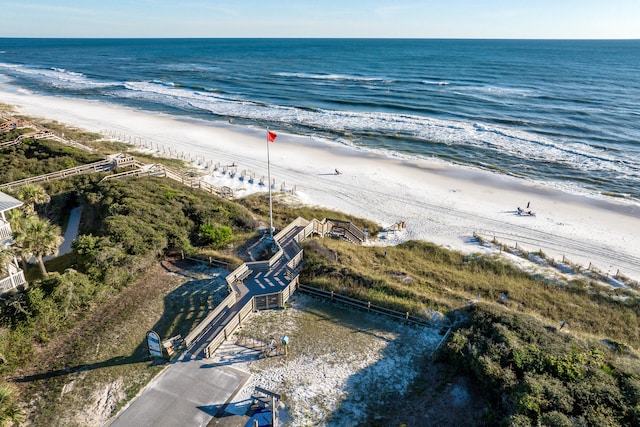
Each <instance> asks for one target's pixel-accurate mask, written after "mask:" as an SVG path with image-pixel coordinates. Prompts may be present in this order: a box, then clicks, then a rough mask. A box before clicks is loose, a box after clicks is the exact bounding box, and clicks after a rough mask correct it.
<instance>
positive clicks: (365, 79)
mask: <svg viewBox="0 0 640 427" xmlns="http://www.w3.org/2000/svg"><path fill="white" fill-rule="evenodd" d="M274 75H276V76H280V77H296V78H299V79H312V80H346V81H355V82H392V81H393V80H392V79H389V78H386V77H362V76H351V75H346V74H312V73H287V72H282V73H275V74H274Z"/></svg>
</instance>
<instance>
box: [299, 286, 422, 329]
mask: <svg viewBox="0 0 640 427" xmlns="http://www.w3.org/2000/svg"><path fill="white" fill-rule="evenodd" d="M298 290H299V291H300V292H302V293H304V294H308V295H312V296H315V297H320V298H324V299H328V300H330V301H331V302H337V303H340V304H344V305H348V306H350V307H354V308H357V309H359V310H363V311H366V312H368V313H377V314H381V315H383V316H387V317H391V318H393V319H396V320H401V321H405V322H407V323H413V324H417V325H425V326H432V325H433V322H432V321H430V320H429V319H425V318H423V317H418V316H414V315H412V314H410V313H409V312H408V311H407V312H404V313H403V312H401V311H396V310H391V309H389V308H386V307H382V306H380V305H376V304H371V302H370V301H362V300H359V299H356V298H351V297H348V296H345V295H340V294H338V293H335V292H333V291H325V290H324V289H318V288H313V287H311V286H306V285H300V286H298Z"/></svg>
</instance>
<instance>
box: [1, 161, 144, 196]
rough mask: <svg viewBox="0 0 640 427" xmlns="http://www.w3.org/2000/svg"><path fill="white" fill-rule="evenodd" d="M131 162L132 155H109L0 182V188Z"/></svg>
mask: <svg viewBox="0 0 640 427" xmlns="http://www.w3.org/2000/svg"><path fill="white" fill-rule="evenodd" d="M133 162H134V159H133V157H132V156H125V155H122V154H118V155H114V156H109V157H107V158H106V159H105V160H100V161H99V162H94V163H89V164H87V165H82V166H76V167H73V168H69V169H64V170H61V171H57V172H52V173H47V174H44V175H40V176H34V177H31V178H25V179H21V180H18V181H13V182H8V183H5V184H0V189H3V188H7V189H11V188H18V187H22V186H23V185H27V184H37V183H40V182H49V181H55V180H58V179H64V178H67V177H70V176H74V175H82V174H86V173H93V172H106V171H109V170H111V169H113V168H115V167H126V166H131V165H132V164H133Z"/></svg>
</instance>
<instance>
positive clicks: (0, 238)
mask: <svg viewBox="0 0 640 427" xmlns="http://www.w3.org/2000/svg"><path fill="white" fill-rule="evenodd" d="M20 206H22V202H21V201H20V200H18V199H14V198H13V197H11V196H9V195H8V194H5V193H3V192H1V191H0V249H6V248H8V247H11V245H12V244H13V232H12V231H11V225H10V224H9V221H7V217H6V215H5V212H8V211H10V210H11V209H15V208H18V207H20ZM26 283H27V281H26V280H25V278H24V272H23V271H22V269H21V268H20V264H18V260H17V259H16V257H15V256H14V257H13V259H12V260H11V261H10V262H8V263H7V265H4V266H2V268H0V294H3V293H5V292H8V291H10V290H11V289H15V288H17V287H18V286H22V285H25V284H26Z"/></svg>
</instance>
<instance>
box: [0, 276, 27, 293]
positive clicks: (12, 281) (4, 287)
mask: <svg viewBox="0 0 640 427" xmlns="http://www.w3.org/2000/svg"><path fill="white" fill-rule="evenodd" d="M25 283H27V281H26V280H25V278H24V272H23V271H22V270H18V271H17V272H16V273H13V274H10V275H9V276H8V277H5V278H4V279H0V294H2V293H5V292H7V291H10V290H11V289H14V288H17V287H18V286H20V285H23V284H25Z"/></svg>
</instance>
